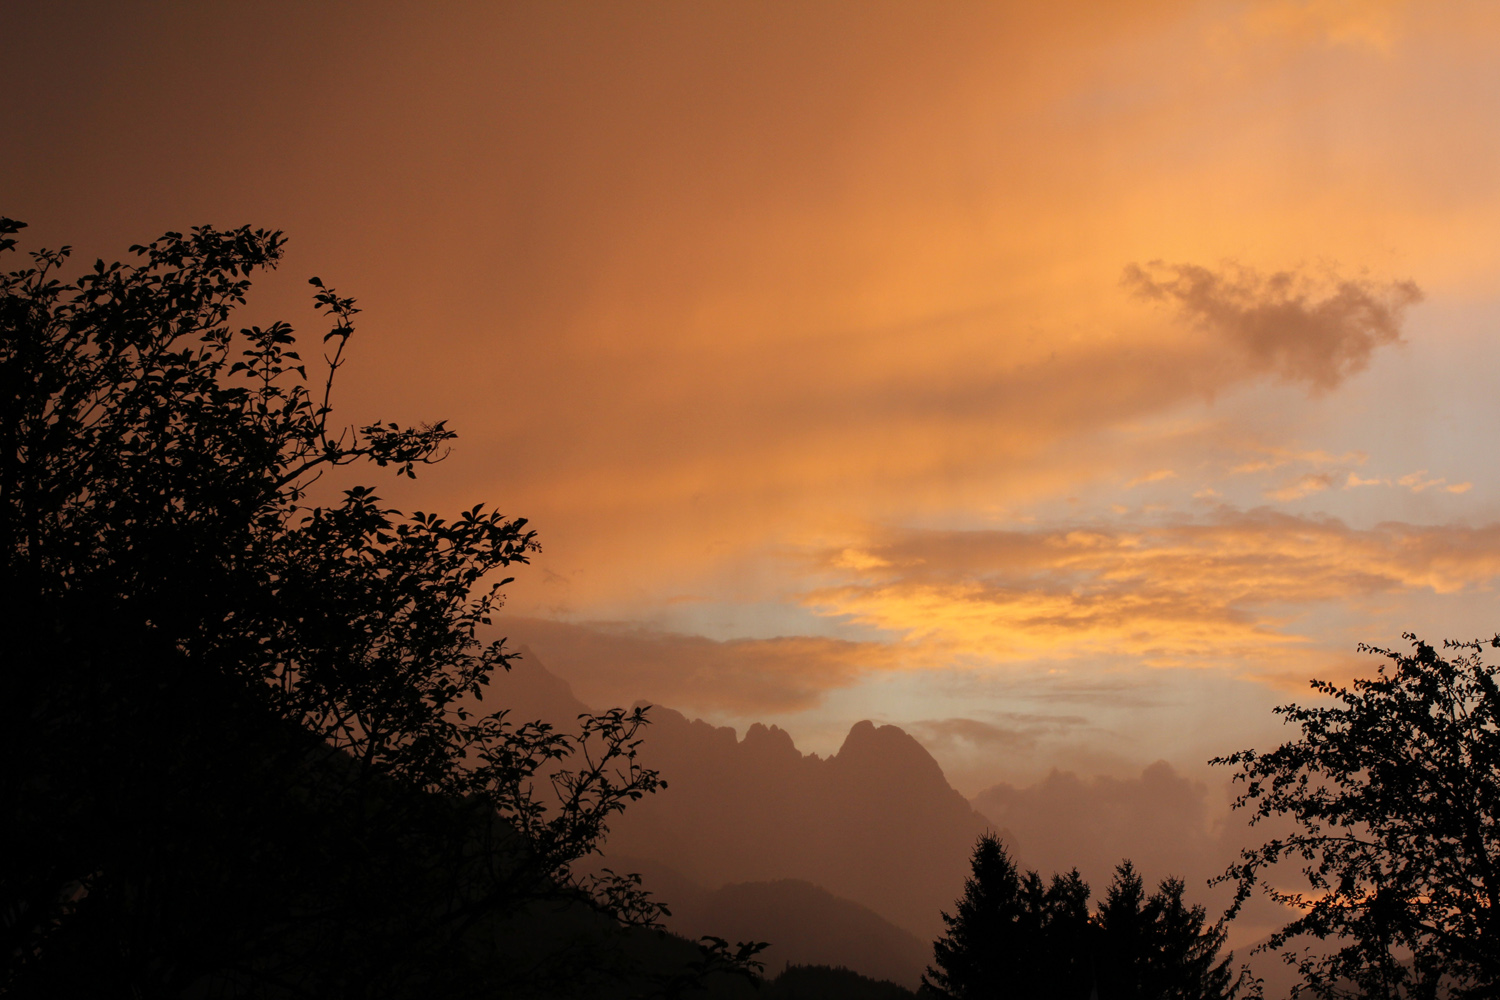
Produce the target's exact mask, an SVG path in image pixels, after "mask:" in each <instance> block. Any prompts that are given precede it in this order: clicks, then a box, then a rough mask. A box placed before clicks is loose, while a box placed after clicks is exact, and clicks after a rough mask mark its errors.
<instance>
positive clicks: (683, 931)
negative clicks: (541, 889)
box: [610, 857, 932, 989]
mask: <svg viewBox="0 0 1500 1000" xmlns="http://www.w3.org/2000/svg"><path fill="white" fill-rule="evenodd" d="M610 864H611V865H612V866H614V867H615V868H617V869H622V870H629V871H634V872H639V873H640V874H641V875H642V877H643V878H644V880H645V881H644V884H645V886H646V887H647V888H649V889H650V890H651V891H652V892H653V893H655V894H657V895H658V896H659V897H660V898H662V899H664V900H666V901H667V902H668V903H669V904H670V906H671V908H672V915H671V916H670V917H669V918H668V919H667V921H666V926H667V928H668V929H669V930H671V931H672V932H674V933H676V934H680V935H682V936H683V937H686V938H689V939H692V940H696V939H698V938H700V937H702V936H704V935H707V934H712V935H715V936H718V937H722V938H726V939H728V940H730V941H768V942H770V944H771V947H769V948H767V949H766V950H765V951H764V952H762V953H761V956H760V957H761V960H762V961H764V962H765V966H766V973H767V975H776V974H777V973H778V972H779V971H781V970H784V969H786V968H789V967H794V966H807V965H830V966H842V967H845V968H848V969H853V970H856V971H858V972H859V973H861V974H863V975H865V976H867V977H870V978H872V979H875V980H885V981H888V982H893V983H899V984H900V985H902V986H905V987H907V988H909V989H916V988H917V986H918V984H919V983H920V982H921V977H922V972H923V970H924V969H925V968H926V966H927V964H928V962H930V961H931V959H932V945H931V944H930V943H928V942H925V941H921V940H919V939H918V938H917V937H916V935H914V934H912V933H911V932H910V931H907V930H905V929H903V928H900V927H897V926H896V925H895V924H892V923H891V922H890V921H888V920H886V919H885V918H884V917H882V916H880V915H879V914H878V913H876V912H874V911H873V910H871V909H869V908H868V907H865V906H861V905H860V904H858V903H855V902H852V901H850V900H847V899H840V898H839V897H837V896H835V895H833V894H832V893H831V892H829V891H828V890H826V889H824V888H822V887H820V886H816V885H813V884H812V883H811V882H807V881H803V880H801V879H777V880H775V881H771V882H732V883H730V884H728V885H724V886H720V887H719V888H717V889H705V888H704V887H703V886H701V885H698V884H697V883H696V882H694V881H692V880H691V879H689V878H687V877H686V876H684V875H682V874H681V873H679V872H676V871H673V870H672V869H671V868H668V867H666V866H664V865H661V864H658V863H655V862H652V861H648V860H645V859H640V858H624V857H614V858H611V859H610Z"/></svg>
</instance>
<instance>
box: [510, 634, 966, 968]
mask: <svg viewBox="0 0 1500 1000" xmlns="http://www.w3.org/2000/svg"><path fill="white" fill-rule="evenodd" d="M521 651H522V653H523V658H522V659H521V660H520V661H519V662H517V663H516V664H515V665H514V666H513V668H512V669H511V671H510V672H509V673H508V674H506V675H505V676H503V677H497V678H496V679H495V681H494V683H493V684H492V689H493V695H490V696H487V697H486V701H487V702H488V701H491V700H493V701H495V702H496V703H498V704H503V705H507V706H510V707H511V709H512V711H511V716H510V717H511V719H512V720H514V721H516V722H521V721H525V720H528V719H533V718H535V719H542V720H544V721H547V722H550V723H552V724H553V725H555V726H558V727H559V728H564V729H565V728H568V727H570V726H571V724H572V723H573V720H574V718H575V717H576V716H577V715H578V714H579V713H580V712H586V711H588V706H586V705H584V704H583V702H582V701H580V700H579V699H578V698H577V697H576V696H575V695H574V694H573V692H572V690H571V688H569V686H568V685H567V683H566V682H565V681H563V680H561V679H560V678H558V677H557V676H555V675H553V674H552V673H550V672H549V671H548V670H547V668H546V667H545V666H544V665H543V664H542V663H541V662H540V661H539V660H538V659H537V658H536V656H535V655H534V654H532V653H531V652H530V651H529V650H527V649H526V648H525V647H522V649H521ZM650 717H651V726H650V727H649V729H647V731H646V733H645V741H644V742H643V743H642V745H641V747H640V751H639V753H640V761H641V763H642V764H644V765H645V766H646V767H652V768H656V769H657V770H659V771H660V772H661V774H662V776H663V777H664V778H665V779H666V780H667V788H666V789H664V790H662V791H659V792H657V793H656V794H654V795H651V796H648V797H647V798H645V799H643V800H641V801H640V802H635V803H632V804H631V806H630V808H629V809H627V810H625V812H623V813H621V814H620V815H618V816H616V817H615V818H614V819H613V821H612V822H611V825H610V833H609V837H608V840H607V842H606V844H605V854H606V859H605V863H606V864H610V863H612V861H611V859H613V858H618V857H628V858H632V859H639V860H640V861H642V862H645V863H648V864H649V865H654V866H656V867H658V868H663V867H665V868H670V869H672V870H674V871H676V872H679V873H681V875H682V876H683V877H685V878H686V879H688V880H689V881H690V882H691V883H694V884H696V885H698V886H702V887H708V888H710V889H716V888H718V887H720V886H725V885H727V884H730V883H765V882H777V881H781V880H788V879H790V880H800V881H803V882H808V883H812V884H813V885H814V886H819V887H822V888H823V889H825V890H827V891H828V892H829V893H831V894H832V895H834V896H837V897H842V898H843V899H845V900H850V901H853V902H855V903H859V904H861V905H863V906H865V907H868V908H869V909H870V910H873V911H874V912H875V913H876V914H879V915H880V916H881V917H882V918H884V919H885V920H887V921H889V922H890V923H892V924H895V925H896V926H897V927H900V928H903V929H905V930H906V931H908V932H910V933H912V934H914V935H916V937H917V938H918V940H920V941H931V940H932V939H933V938H935V937H936V936H937V935H938V934H939V933H941V930H942V921H941V917H940V915H939V914H940V912H941V911H942V910H943V909H944V908H950V909H951V908H952V905H953V901H954V900H955V899H956V898H958V896H959V894H960V893H961V892H962V890H963V883H964V878H965V877H966V875H967V874H968V864H969V854H970V852H971V851H972V850H973V847H974V841H975V839H976V838H977V837H978V836H979V835H980V834H981V833H983V832H985V831H986V830H988V829H991V828H992V827H993V824H991V823H990V822H989V821H988V820H987V819H986V818H985V817H984V816H982V815H981V814H979V813H978V812H976V811H975V810H974V808H973V807H972V806H971V805H970V804H969V802H968V800H966V799H965V798H964V797H963V796H962V795H961V794H960V793H959V792H958V791H956V790H955V789H954V788H953V787H952V786H950V785H949V784H948V781H947V779H946V778H945V777H944V776H943V771H942V768H941V767H940V766H939V765H938V763H937V761H936V760H934V759H933V758H932V755H931V754H929V753H928V752H927V751H926V749H924V748H923V747H922V745H921V744H920V743H918V742H917V741H916V740H915V739H914V738H912V737H911V736H910V735H908V734H907V733H905V732H904V731H902V730H901V729H899V728H897V727H895V726H877V725H875V724H874V723H872V722H868V721H865V722H860V723H857V724H856V725H855V726H853V728H851V729H850V730H849V734H848V736H847V737H846V738H845V739H844V743H843V746H842V747H840V749H839V751H838V753H837V754H835V755H833V756H831V757H827V758H822V757H819V756H818V755H817V754H803V753H802V752H801V751H799V750H798V749H797V747H796V745H795V744H794V743H793V741H792V737H791V735H790V734H789V733H787V732H786V731H785V730H783V729H780V728H779V727H777V726H766V725H762V724H760V723H756V724H755V725H752V726H750V727H749V728H748V729H747V730H746V731H745V735H744V737H743V739H741V738H739V737H738V736H737V734H736V733H735V731H734V730H733V729H730V728H728V727H716V726H713V725H710V724H709V723H707V722H704V721H702V720H689V719H688V718H687V717H686V716H684V715H683V714H682V713H680V712H676V711H673V710H672V709H669V708H666V707H663V706H660V705H658V706H655V707H653V708H652V710H651V713H650ZM617 867H620V866H617ZM648 887H649V886H648ZM658 892H659V895H660V896H661V897H662V898H663V899H665V900H666V901H667V902H668V904H671V903H673V902H674V900H673V899H672V897H671V895H670V893H668V892H666V891H663V890H658ZM720 936H723V935H720ZM807 960H808V961H817V962H820V963H828V964H839V961H840V960H837V959H830V958H825V957H821V956H820V957H815V958H814V957H810V958H809V959H807ZM861 971H863V970H861Z"/></svg>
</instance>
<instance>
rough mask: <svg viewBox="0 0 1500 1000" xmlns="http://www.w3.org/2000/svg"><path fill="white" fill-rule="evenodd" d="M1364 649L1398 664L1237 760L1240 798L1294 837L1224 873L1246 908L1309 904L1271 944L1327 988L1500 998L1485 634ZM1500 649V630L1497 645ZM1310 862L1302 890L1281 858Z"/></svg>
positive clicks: (1294, 713) (1493, 708) (1498, 717)
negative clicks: (1294, 734) (1255, 896)
mask: <svg viewBox="0 0 1500 1000" xmlns="http://www.w3.org/2000/svg"><path fill="white" fill-rule="evenodd" d="M1406 638H1407V639H1408V640H1409V641H1410V642H1411V652H1409V653H1406V652H1400V651H1396V650H1389V649H1382V648H1377V647H1369V646H1365V647H1361V648H1362V649H1364V650H1366V651H1367V652H1371V653H1374V654H1376V655H1377V656H1379V657H1381V658H1382V660H1383V661H1384V662H1382V663H1381V664H1380V667H1379V669H1378V671H1377V673H1376V676H1374V677H1373V678H1364V679H1359V680H1356V681H1354V683H1353V685H1352V686H1351V687H1342V686H1339V685H1336V684H1331V683H1328V682H1326V681H1313V682H1312V688H1313V690H1314V691H1316V692H1317V693H1318V694H1319V695H1321V696H1322V697H1323V698H1325V699H1327V702H1328V703H1327V704H1322V705H1314V706H1311V707H1304V706H1301V705H1296V704H1291V705H1283V706H1281V707H1280V708H1278V709H1277V710H1276V711H1277V714H1279V715H1281V716H1283V717H1284V718H1285V719H1286V721H1287V722H1289V723H1292V724H1295V725H1297V726H1298V727H1300V728H1301V737H1300V738H1299V739H1296V740H1292V741H1289V742H1287V743H1284V744H1282V745H1281V746H1279V747H1277V748H1276V749H1274V750H1272V751H1270V752H1267V753H1257V752H1256V751H1254V750H1244V751H1241V752H1239V753H1235V754H1231V755H1229V756H1227V757H1223V758H1219V759H1217V760H1215V761H1214V763H1216V764H1221V765H1229V766H1234V767H1237V768H1238V771H1237V772H1236V773H1235V775H1234V780H1235V781H1236V782H1238V783H1240V784H1241V785H1243V786H1244V790H1243V791H1242V792H1241V794H1240V795H1239V797H1238V798H1237V799H1236V801H1235V806H1236V808H1241V809H1249V810H1251V822H1252V823H1257V822H1261V821H1264V820H1269V819H1272V818H1277V819H1284V820H1290V821H1291V823H1292V825H1293V829H1292V832H1290V833H1289V834H1285V835H1282V836H1277V837H1274V838H1273V839H1271V840H1268V841H1267V842H1266V843H1265V844H1263V845H1261V846H1259V847H1255V848H1249V849H1246V850H1245V851H1244V852H1242V855H1241V858H1240V861H1239V862H1238V863H1237V864H1235V865H1234V866H1233V867H1231V868H1230V869H1229V870H1228V872H1226V873H1225V875H1224V879H1225V880H1232V881H1234V882H1236V883H1237V885H1238V896H1237V900H1236V903H1235V906H1236V908H1238V907H1239V905H1240V904H1242V903H1243V902H1244V901H1245V900H1246V899H1248V898H1249V896H1250V894H1251V893H1252V892H1253V891H1255V889H1256V887H1257V885H1258V886H1259V887H1260V888H1261V889H1262V891H1264V893H1265V894H1266V895H1267V896H1269V897H1270V898H1271V899H1273V900H1275V901H1276V902H1278V903H1282V904H1285V905H1287V906H1290V907H1292V908H1294V909H1295V910H1297V911H1299V914H1300V915H1299V916H1298V917H1297V918H1296V919H1294V920H1292V921H1290V922H1289V923H1288V924H1287V925H1286V926H1285V927H1283V928H1282V929H1281V930H1279V931H1278V932H1276V934H1274V935H1273V936H1272V938H1271V940H1270V942H1269V947H1270V948H1271V949H1275V950H1280V951H1281V953H1282V956H1283V958H1284V960H1285V961H1287V962H1288V963H1289V964H1291V965H1294V966H1296V967H1297V969H1298V970H1299V972H1300V974H1301V976H1302V979H1303V984H1302V985H1303V986H1304V987H1305V988H1307V989H1310V990H1311V991H1312V992H1313V993H1315V994H1316V995H1318V996H1325V997H1334V996H1349V995H1351V994H1352V995H1358V996H1367V997H1397V996H1399V997H1438V996H1448V997H1480V996H1484V997H1493V996H1495V995H1496V993H1497V991H1500V689H1497V686H1496V679H1495V675H1496V668H1495V667H1493V666H1490V665H1489V664H1486V663H1485V662H1484V659H1483V655H1482V654H1483V649H1484V646H1485V643H1481V642H1446V643H1445V644H1444V648H1445V649H1446V650H1447V651H1448V652H1447V653H1446V654H1444V655H1440V654H1439V652H1438V651H1437V650H1436V649H1435V648H1434V647H1432V646H1430V645H1428V644H1427V643H1425V642H1423V641H1421V640H1420V639H1418V638H1417V637H1416V636H1415V635H1411V634H1407V635H1406ZM1488 645H1489V646H1491V647H1494V648H1500V636H1496V637H1495V638H1494V639H1492V640H1490V641H1489V642H1488ZM1288 861H1289V862H1291V863H1293V864H1300V866H1301V876H1302V880H1303V881H1304V882H1305V884H1306V888H1305V889H1297V888H1289V887H1287V886H1288V884H1289V882H1288V879H1289V877H1290V873H1285V874H1283V875H1281V876H1278V877H1276V878H1275V879H1273V878H1271V877H1270V873H1271V872H1272V871H1273V870H1274V869H1275V867H1276V866H1278V865H1280V864H1281V863H1282V862H1288Z"/></svg>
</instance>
